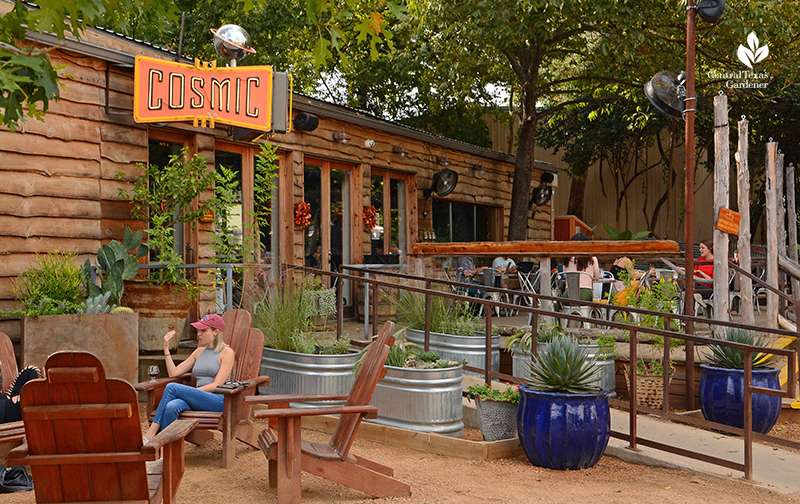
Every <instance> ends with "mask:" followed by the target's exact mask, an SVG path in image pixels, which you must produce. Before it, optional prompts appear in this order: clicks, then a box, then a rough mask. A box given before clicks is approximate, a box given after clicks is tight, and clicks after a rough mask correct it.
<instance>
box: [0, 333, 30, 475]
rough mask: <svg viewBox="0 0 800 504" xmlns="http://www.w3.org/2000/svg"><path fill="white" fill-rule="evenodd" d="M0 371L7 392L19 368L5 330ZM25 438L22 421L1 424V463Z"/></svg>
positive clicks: (0, 346)
mask: <svg viewBox="0 0 800 504" xmlns="http://www.w3.org/2000/svg"><path fill="white" fill-rule="evenodd" d="M0 373H1V374H2V376H1V377H2V378H3V386H2V387H0V392H2V393H6V392H7V391H8V389H9V388H10V387H11V383H12V382H13V381H14V378H15V377H16V376H17V374H18V373H19V369H18V368H17V358H16V357H15V356H14V345H13V344H12V343H11V338H9V337H8V335H7V334H6V333H4V332H0ZM24 438H25V426H24V424H23V423H22V422H8V423H4V424H0V463H2V462H3V461H4V460H5V459H6V455H7V454H8V450H10V449H11V448H13V447H15V446H17V445H19V444H20V443H22V440H23V439H24Z"/></svg>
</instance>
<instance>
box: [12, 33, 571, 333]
mask: <svg viewBox="0 0 800 504" xmlns="http://www.w3.org/2000/svg"><path fill="white" fill-rule="evenodd" d="M29 41H30V42H31V43H33V44H37V45H40V46H45V47H52V46H54V45H56V44H57V41H56V39H55V38H54V37H49V36H46V35H44V36H36V37H35V38H32V39H30V40H29ZM49 54H50V57H51V58H52V60H53V62H54V63H55V64H60V65H63V66H64V70H63V74H64V75H66V76H67V77H66V78H65V79H64V80H63V84H64V88H63V89H62V92H61V100H60V101H58V102H55V103H52V104H51V108H50V110H49V111H48V113H47V115H46V119H45V121H44V122H39V121H36V120H29V121H28V122H26V123H25V124H24V126H23V127H22V128H21V131H20V132H10V131H8V130H7V129H1V130H0V177H2V181H3V183H2V184H0V234H2V241H1V242H0V243H2V245H0V312H2V311H4V310H5V309H6V308H12V309H13V308H15V307H17V304H16V302H15V299H14V297H15V296H14V294H13V292H12V281H13V279H14V278H15V277H16V276H17V275H19V274H20V273H22V272H24V271H25V270H26V269H27V268H28V267H29V266H30V265H31V264H32V262H33V260H34V259H35V255H36V254H37V253H45V252H48V251H52V250H60V251H62V252H69V253H74V254H77V256H78V259H79V260H80V261H81V262H83V261H84V260H85V259H86V258H87V257H94V255H95V254H96V252H97V250H98V248H99V247H100V245H101V243H103V242H107V241H109V240H111V239H121V238H122V235H123V232H124V229H125V226H131V227H132V228H134V229H142V228H144V227H145V226H146V223H144V222H137V221H135V220H134V219H133V218H132V217H131V205H130V203H129V202H128V201H125V200H122V199H121V198H120V197H119V195H118V189H119V188H120V187H123V186H124V185H126V184H127V185H129V184H130V181H132V180H133V178H134V176H135V175H136V174H137V169H136V164H137V163H148V162H149V161H151V160H153V159H158V158H159V157H162V158H163V156H164V155H165V154H170V153H176V152H177V151H178V150H179V149H180V148H182V147H188V148H189V149H190V150H191V151H192V152H194V153H198V154H200V155H203V156H205V157H206V158H207V164H208V168H209V169H214V167H215V165H219V164H224V165H225V166H230V167H233V168H235V169H237V170H239V171H240V173H241V188H242V190H243V197H242V202H243V205H244V207H245V208H244V212H243V213H242V215H245V217H244V218H245V219H247V217H246V215H247V213H246V211H247V205H248V204H250V202H251V198H252V191H253V187H252V185H253V170H254V156H255V155H256V154H257V153H258V152H259V145H258V143H254V142H252V141H246V140H237V138H239V137H240V136H241V135H240V133H242V131H240V130H239V129H238V128H233V127H229V126H224V125H219V124H218V125H217V126H216V127H215V128H203V127H194V126H192V124H191V123H189V122H176V123H165V124H158V125H153V124H150V125H145V124H137V123H135V122H134V119H133V114H132V110H133V87H134V86H133V79H134V59H135V56H136V55H145V56H149V57H153V58H160V59H164V60H172V61H174V60H175V59H176V55H175V54H172V53H169V52H167V51H163V50H160V49H157V48H154V47H152V46H150V45H147V44H144V43H141V42H137V41H134V40H131V39H129V38H125V37H122V36H119V35H117V34H113V33H109V32H105V31H102V30H97V29H90V30H88V31H87V32H86V34H85V37H84V39H83V40H82V41H77V40H74V39H68V41H67V42H66V44H64V45H63V46H61V47H60V48H58V49H55V50H52V51H51V52H50V53H49ZM186 63H188V64H191V63H192V62H191V61H188V60H187V61H186ZM240 66H241V65H240ZM276 70H280V69H276ZM292 114H293V115H294V116H296V115H298V114H311V115H313V116H316V117H317V118H318V119H319V125H318V127H317V128H316V129H314V130H313V131H299V130H295V131H292V132H290V133H287V134H278V135H275V136H273V137H272V138H270V139H269V141H270V142H272V143H273V144H274V145H276V146H277V148H278V154H279V165H280V173H279V177H278V179H277V186H278V188H277V190H276V192H275V194H274V198H273V200H272V202H271V207H272V216H271V225H270V226H269V228H268V229H262V230H261V231H262V233H263V236H264V243H265V245H266V248H267V251H268V257H267V258H255V260H265V259H271V260H272V261H281V262H283V263H293V264H304V263H305V261H306V257H307V256H313V254H314V252H315V250H316V249H317V247H319V251H317V254H318V256H319V257H321V258H323V259H324V260H322V261H321V263H322V267H323V268H325V269H329V268H331V267H336V266H337V265H338V264H361V263H364V262H365V260H367V261H369V260H373V259H375V260H384V259H386V256H390V259H392V260H397V261H400V262H404V261H405V254H406V253H407V251H409V250H411V247H412V246H413V245H414V244H415V243H416V242H417V241H418V240H420V239H421V237H422V238H423V239H427V240H431V239H432V238H431V231H435V234H436V237H435V240H436V241H495V240H503V239H504V238H505V236H506V230H507V224H508V215H509V208H510V198H511V185H512V182H511V181H512V176H513V170H514V157H513V156H510V155H507V154H503V153H500V152H495V151H491V150H487V149H483V148H479V147H475V146H472V145H468V144H465V143H462V142H458V141H454V140H451V139H447V138H442V137H438V136H435V135H431V134H428V133H425V132H423V131H420V130H416V129H411V128H407V127H404V126H401V125H399V124H396V123H393V122H389V121H385V120H381V119H378V118H376V117H374V116H371V115H368V114H365V113H363V112H360V111H357V110H353V109H350V108H346V107H341V106H337V105H332V104H330V103H325V102H322V101H319V100H315V99H312V98H308V97H305V96H301V95H297V94H295V95H294V99H293V106H292ZM244 133H247V132H246V131H245V132H244ZM335 133H339V134H340V133H346V136H347V137H348V138H349V140H348V141H347V143H342V142H341V141H336V140H335V139H334V134H335ZM337 136H341V135H337ZM243 138H247V136H245V137H243ZM259 141H260V140H259ZM444 168H447V169H449V170H453V171H454V172H456V173H457V174H458V184H457V185H456V187H455V189H454V191H453V192H451V193H450V194H448V195H447V196H445V197H439V196H438V195H437V194H435V193H434V194H432V195H430V196H429V197H427V198H426V197H425V196H427V195H428V191H426V190H428V189H429V188H430V187H431V183H432V179H433V177H434V175H435V174H436V173H437V172H439V171H441V170H442V169H444ZM543 170H549V171H557V168H555V167H554V166H552V165H548V164H546V163H543V164H542V165H541V166H537V167H536V170H535V172H534V181H535V182H534V183H535V184H536V185H538V180H539V177H540V176H541V174H542V172H543ZM118 172H124V173H126V174H127V177H126V178H125V180H118V179H117V178H116V176H115V175H116V174H117V173H118ZM300 199H305V201H307V202H309V203H311V204H312V215H313V216H314V221H313V223H312V224H313V226H309V227H308V228H300V227H297V226H295V223H294V205H295V204H296V203H297V202H298V201H300ZM368 205H375V207H376V208H377V209H378V212H379V213H380V214H381V215H382V216H385V215H391V220H390V221H389V220H386V221H383V222H382V223H381V224H382V226H383V233H382V234H381V233H380V230H377V233H378V235H377V239H376V240H372V237H371V235H372V233H371V230H369V229H364V224H363V218H362V214H363V209H364V207H365V206H368ZM551 215H552V212H551V207H550V205H546V206H544V207H541V208H539V209H538V211H537V212H535V214H533V215H531V216H529V218H530V219H531V220H530V222H529V228H530V230H531V231H530V233H529V235H530V238H531V239H549V238H550V233H551ZM213 227H214V224H213V223H205V224H202V225H201V226H200V227H199V228H198V229H192V228H190V227H189V226H185V229H183V230H179V231H183V236H182V237H181V238H180V239H182V241H183V250H184V251H185V254H186V257H185V260H186V262H187V263H198V264H202V263H213V262H217V259H216V258H215V257H214V256H213V252H212V251H211V249H210V247H209V243H210V242H211V233H212V232H213V231H214V229H213ZM312 228H313V231H310V230H311V229H312ZM267 237H269V238H268V239H267ZM319 252H321V254H319ZM349 299H350V301H349V302H352V299H353V298H352V297H350V298H349ZM214 301H215V300H214V299H213V294H209V295H207V296H205V297H201V299H200V300H199V304H198V306H195V310H198V311H199V312H200V313H206V312H208V311H211V310H213V309H214ZM17 326H18V322H17V321H15V320H8V319H6V320H5V321H3V320H0V330H2V331H4V332H6V333H9V334H11V335H12V336H13V335H15V334H18V327H17Z"/></svg>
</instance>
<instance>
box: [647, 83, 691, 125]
mask: <svg viewBox="0 0 800 504" xmlns="http://www.w3.org/2000/svg"><path fill="white" fill-rule="evenodd" d="M685 81H686V77H685V74H684V73H683V72H681V76H677V75H675V74H674V73H672V72H658V73H657V74H655V75H654V76H653V78H652V79H650V80H649V81H647V84H645V85H644V94H645V96H647V99H648V100H650V103H652V104H653V106H654V107H655V108H657V109H658V110H659V111H660V112H661V113H663V114H666V115H668V116H670V117H674V118H675V119H680V118H681V117H682V116H683V111H684V110H685V108H686V102H685V100H684V98H686V92H685V90H684V88H683V85H684V82H685Z"/></svg>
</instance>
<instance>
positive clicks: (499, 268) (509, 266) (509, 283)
mask: <svg viewBox="0 0 800 504" xmlns="http://www.w3.org/2000/svg"><path fill="white" fill-rule="evenodd" d="M492 269H493V270H494V274H495V275H498V276H499V277H500V278H501V280H500V286H501V287H502V288H504V289H513V290H519V278H517V277H516V275H514V274H515V273H516V272H517V263H515V262H514V259H511V258H508V259H506V258H505V257H503V256H500V257H497V258H495V260H494V261H492ZM512 275H513V276H512ZM495 282H497V280H496V279H495ZM495 285H496V283H495Z"/></svg>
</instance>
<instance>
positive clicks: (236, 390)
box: [214, 376, 269, 396]
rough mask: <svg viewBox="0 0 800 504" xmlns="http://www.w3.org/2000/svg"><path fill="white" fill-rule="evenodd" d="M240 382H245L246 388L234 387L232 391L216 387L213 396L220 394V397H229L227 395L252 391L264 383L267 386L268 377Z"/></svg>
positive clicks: (258, 377)
mask: <svg viewBox="0 0 800 504" xmlns="http://www.w3.org/2000/svg"><path fill="white" fill-rule="evenodd" d="M241 381H243V382H247V385H246V386H239V387H236V388H233V389H231V388H227V387H226V388H220V387H217V388H216V389H214V393H215V394H222V395H226V396H229V395H235V394H239V393H241V392H244V391H246V390H252V389H254V388H256V387H258V386H260V385H261V384H263V383H266V384H267V385H269V376H257V377H255V378H251V379H249V380H241Z"/></svg>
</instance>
